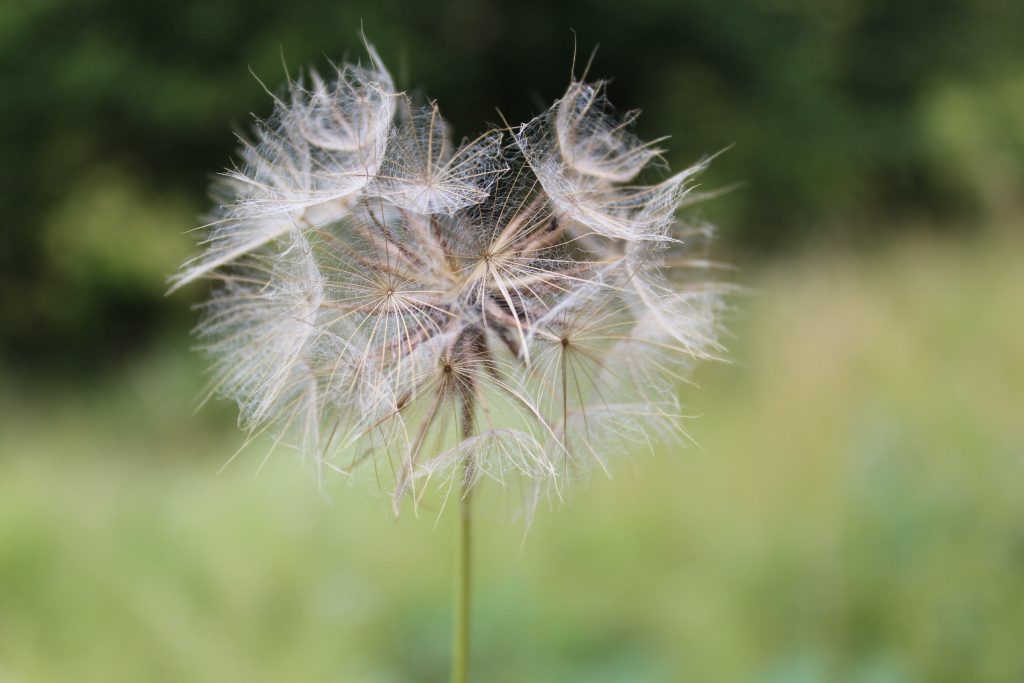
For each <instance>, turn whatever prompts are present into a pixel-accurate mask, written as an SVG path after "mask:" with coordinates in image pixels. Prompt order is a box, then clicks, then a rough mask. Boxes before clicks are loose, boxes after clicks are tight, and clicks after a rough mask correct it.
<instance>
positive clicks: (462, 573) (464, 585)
mask: <svg viewBox="0 0 1024 683" xmlns="http://www.w3.org/2000/svg"><path fill="white" fill-rule="evenodd" d="M472 468H473V463H472V462H471V461H467V462H466V468H465V472H464V476H463V479H462V492H461V493H462V495H461V496H460V497H459V530H458V534H457V535H456V540H455V599H454V602H455V623H454V626H453V630H452V679H451V683H466V682H467V681H468V680H469V612H470V567H471V559H470V556H471V553H470V551H471V544H470V541H471V533H470V532H471V531H472V529H471V525H470V523H471V507H470V483H471V478H472Z"/></svg>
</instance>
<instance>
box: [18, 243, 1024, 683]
mask: <svg viewBox="0 0 1024 683" xmlns="http://www.w3.org/2000/svg"><path fill="white" fill-rule="evenodd" d="M1021 246H1022V245H1021V244H1020V243H1019V242H1008V241H1007V240H1006V239H1002V240H999V241H995V242H991V241H987V242H979V243H978V244H971V245H964V244H935V243H929V242H927V241H925V240H920V241H916V242H913V243H908V244H906V245H903V246H894V247H892V248H890V249H887V250H886V251H884V252H881V253H878V254H875V255H871V256H864V255H860V256H851V255H806V256H804V257H802V258H799V259H795V260H793V261H790V262H786V263H780V264H778V265H776V266H774V267H771V268H765V269H762V270H760V271H758V272H756V273H752V274H750V275H749V277H750V279H751V281H752V282H751V284H752V285H753V287H754V288H755V289H756V292H755V294H753V295H752V296H751V297H749V298H747V299H746V300H745V301H743V302H742V307H743V308H744V309H745V310H746V315H745V317H744V319H743V320H741V321H738V322H737V323H736V324H734V328H735V329H736V331H737V333H738V335H739V339H738V341H737V343H736V344H735V345H734V356H735V358H736V359H737V363H736V365H734V366H716V367H705V368H702V369H701V370H700V371H699V373H698V376H697V380H698V381H699V382H700V384H701V385H703V388H702V389H700V390H694V389H691V388H684V390H683V391H684V393H685V396H686V399H687V402H688V404H689V405H690V407H691V410H692V412H694V413H701V414H702V417H700V419H698V420H694V421H692V422H691V423H689V424H688V428H689V430H690V432H691V433H692V435H693V436H694V438H695V439H696V440H697V441H698V442H699V443H700V444H701V446H702V448H695V447H691V448H688V449H685V450H681V451H679V452H678V453H667V452H666V453H663V454H660V457H654V458H652V457H647V456H641V457H638V458H637V459H635V460H633V461H632V462H626V461H624V462H619V463H618V464H617V467H616V468H615V478H614V479H613V480H606V479H603V478H600V477H598V478H595V479H594V480H593V481H591V482H590V484H589V485H588V486H586V487H584V488H582V489H579V490H577V492H576V493H575V494H574V495H573V497H572V500H571V501H570V504H569V505H568V506H566V507H564V508H562V509H558V510H549V509H542V510H541V511H540V512H539V513H538V515H537V519H536V521H535V522H534V525H533V528H532V530H531V532H530V534H529V535H528V536H527V537H526V540H525V543H524V542H523V534H522V527H521V525H519V524H517V523H510V522H508V521H507V519H506V515H505V514H504V513H503V512H499V511H498V510H497V507H498V506H497V505H492V506H489V507H492V508H495V509H493V510H488V511H487V512H486V513H485V515H484V518H483V519H482V520H481V522H480V523H479V525H478V527H477V538H478V547H477V550H478V557H477V560H478V564H477V574H476V579H477V583H476V600H477V602H476V612H475V618H476V620H475V629H476V630H475V642H474V660H475V661H474V668H475V671H474V673H475V675H476V680H479V681H487V682H489V683H502V682H507V683H513V682H522V681H530V682H533V681H539V682H545V681H558V682H560V683H564V682H575V681H579V682H584V681H585V682H587V683H597V682H609V683H610V682H612V681H621V682H627V681H628V682H634V681H666V682H668V681H754V682H766V683H767V682H771V683H777V682H782V681H786V682H792V683H801V682H804V681H807V682H812V681H857V682H864V683H867V682H878V683H883V682H884V683H889V682H903V681H907V682H912V681H929V682H931V681H950V682H953V681H956V682H960V681H1019V680H1022V679H1024V650H1022V648H1021V642H1022V638H1024V496H1022V495H1021V491H1022V488H1021V487H1022V484H1024V415H1022V408H1024V344H1022V343H1021V340H1022V339H1024V305H1022V304H1021V300H1020V296H1021V293H1022V289H1021V288H1022V284H1024V283H1022V280H1021V278H1020V272H1021V271H1020V254H1021V253H1024V251H1022V249H1021ZM198 382H199V380H198V370H197V362H196V360H195V359H193V358H191V356H189V355H188V353H187V352H186V351H184V350H181V349H178V348H177V347H175V348H174V349H172V350H169V351H166V352H161V353H159V354H157V355H155V356H154V358H152V359H150V360H149V361H147V362H145V363H142V364H140V366H139V367H137V368H134V369H132V368H130V369H128V370H126V371H125V372H124V373H123V374H122V375H120V376H119V377H117V378H115V379H112V380H111V382H110V385H109V386H107V387H104V388H103V389H101V390H97V391H96V392H95V393H93V394H90V395H88V396H85V397H82V396H78V397H74V396H72V397H64V398H61V399H53V400H48V401H37V402H34V403H29V404H26V403H25V402H24V401H22V400H21V399H19V397H17V396H13V395H10V394H9V393H8V394H7V395H5V396H4V398H3V403H4V404H3V405H2V406H0V407H2V409H3V418H2V419H3V425H4V426H3V429H2V430H0V432H2V433H0V449H2V452H3V457H2V458H0V681H3V682H4V683H14V682H21V681H26V682H27V681H32V682H35V681H76V682H78V683H89V682H94V681H95V682H103V683H120V682H122V681H124V682H128V681H131V682H135V681H190V682H192V681H196V682H202V681H217V682H218V683H219V682H222V681H249V682H258V681H275V682H278V681H310V682H312V681H380V682H390V681H395V682H400V681H401V682H406V681H408V682H412V681H424V682H425V681H439V680H444V677H445V672H446V666H447V664H446V661H447V653H448V640H447V639H448V628H449V620H450V614H449V606H448V598H449V589H450V582H451V579H450V564H451V558H450V555H451V533H450V531H451V521H452V520H451V518H450V516H449V515H445V516H442V517H441V519H440V521H439V522H438V519H437V515H436V511H432V510H425V511H424V512H423V513H422V514H421V515H420V517H418V518H416V517H413V516H411V515H409V516H406V517H403V518H402V519H401V520H400V521H398V522H395V521H394V520H392V519H390V517H389V515H388V505H387V504H386V503H385V502H384V501H383V500H382V499H381V498H380V497H379V496H376V495H375V494H374V493H372V486H371V485H362V486H360V485H351V484H350V483H349V482H345V481H341V480H335V481H332V482H331V483H329V484H328V486H327V491H325V493H324V495H320V494H319V493H318V492H317V491H316V489H315V485H314V483H313V481H312V478H311V477H310V476H309V475H308V473H307V472H306V471H304V470H303V468H301V467H300V466H299V465H297V464H296V463H295V462H294V460H293V459H292V458H290V457H287V456H286V455H284V454H282V455H275V456H274V457H273V458H272V459H271V460H270V462H269V463H268V464H267V466H266V467H265V468H264V469H263V471H262V472H261V474H260V476H258V477H255V478H254V477H253V474H254V472H255V470H256V469H257V466H258V465H259V460H260V459H261V453H259V452H258V451H253V452H252V453H251V454H249V455H243V456H242V457H241V458H240V459H239V460H238V461H236V462H235V463H234V464H233V465H232V466H231V467H230V468H228V470H227V471H226V472H225V473H224V474H222V475H220V476H216V471H217V469H218V467H219V466H220V464H221V463H222V462H223V460H224V459H225V458H226V457H227V456H228V455H229V454H230V453H231V451H232V450H233V449H234V447H235V446H236V445H237V444H238V443H239V441H240V437H239V436H238V435H237V434H236V433H235V432H234V431H233V430H229V429H226V428H225V427H224V426H223V424H222V422H223V420H222V419H221V418H222V417H224V415H226V414H227V413H226V412H225V410H224V409H218V408H212V409H210V410H208V411H207V412H204V413H203V414H202V415H201V416H200V417H198V418H193V417H191V416H190V415H189V407H190V404H191V401H192V399H193V396H194V393H195V392H196V391H197V388H198ZM666 450H667V449H666ZM362 489H371V491H370V492H369V494H368V492H367V491H364V490H362ZM496 493H497V492H494V491H490V492H486V493H484V494H482V496H481V497H482V498H488V497H490V498H498V497H500V496H498V495H496ZM435 523H437V527H436V529H435Z"/></svg>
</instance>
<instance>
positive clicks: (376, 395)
mask: <svg viewBox="0 0 1024 683" xmlns="http://www.w3.org/2000/svg"><path fill="white" fill-rule="evenodd" d="M369 50H370V59H369V65H368V66H360V65H351V64H345V65H340V66H337V67H334V68H333V70H332V72H331V73H330V74H329V77H324V76H321V75H320V74H318V73H317V72H314V71H311V72H309V73H308V75H306V76H305V77H300V78H299V79H297V80H294V81H291V80H290V81H289V82H288V83H287V87H286V92H285V93H284V94H283V95H281V96H280V97H276V98H275V104H274V111H273V113H272V114H271V116H270V117H269V118H268V119H266V120H265V121H260V122H258V123H257V125H256V129H255V135H254V139H253V140H252V141H245V142H243V145H242V150H241V153H240V159H241V163H240V165H239V166H238V167H237V168H235V169H232V170H230V171H228V172H227V173H226V174H225V177H224V179H223V180H222V181H221V182H219V183H218V186H217V189H216V193H215V196H217V197H218V200H217V201H218V206H217V207H216V209H215V211H214V220H213V221H212V222H211V224H210V225H209V226H208V231H207V236H206V238H205V240H204V241H203V242H202V246H203V247H204V251H203V252H202V253H201V254H200V255H198V256H196V257H195V258H193V259H191V260H190V261H188V262H187V263H185V264H184V266H183V267H182V269H181V271H180V272H179V273H178V274H177V275H176V276H175V277H174V278H173V287H178V286H181V285H183V284H185V283H187V282H190V281H192V280H195V279H198V278H206V279H209V280H211V281H213V290H212V295H211V298H210V300H209V302H208V303H207V304H206V305H205V307H204V315H203V318H202V321H201V323H200V325H199V328H198V334H199V336H200V339H201V342H202V344H203V347H204V348H205V349H206V351H207V352H208V353H209V355H210V356H211V359H212V364H213V375H214V381H213V391H214V392H215V393H217V394H220V395H223V396H226V397H229V398H232V399H234V400H235V401H236V402H237V403H238V405H239V407H240V413H241V418H240V419H241V424H242V426H243V427H244V428H245V429H247V430H249V431H250V432H252V433H253V434H254V435H257V434H262V433H264V432H266V433H269V434H272V435H274V439H275V443H282V444H286V445H288V446H293V447H295V448H297V449H299V450H301V451H303V452H305V453H308V454H309V455H310V456H311V458H312V460H313V461H314V462H315V463H316V464H317V465H318V467H319V468H320V469H321V470H337V471H341V472H345V473H351V474H354V473H357V472H359V471H364V470H369V471H372V472H373V473H374V476H375V477H377V479H378V480H379V481H381V482H383V483H385V484H386V485H387V486H388V487H389V488H390V489H391V490H392V492H393V500H394V505H395V509H396V511H397V510H398V509H399V508H400V506H401V503H402V501H403V500H404V499H406V498H411V499H412V500H414V501H419V500H420V499H421V497H422V495H423V494H424V492H425V491H427V490H430V489H431V488H435V487H439V488H441V489H442V490H464V489H465V488H466V487H470V486H473V485H475V484H477V483H480V482H485V481H486V482H494V483H496V484H498V485H501V486H514V487H516V488H517V489H518V490H521V491H523V492H524V498H525V499H526V500H527V501H529V502H530V504H532V503H535V502H536V501H537V500H539V499H540V498H541V496H542V493H543V492H545V491H547V492H550V493H553V494H554V495H556V496H560V495H561V491H562V489H563V487H564V486H565V485H566V484H567V483H568V482H569V481H571V480H572V479H574V478H576V477H578V476H579V475H580V474H581V473H584V472H586V471H588V470H593V469H595V468H597V469H600V470H606V471H610V469H611V468H612V467H613V465H614V463H613V460H614V459H615V457H616V456H617V455H619V454H622V453H627V452H630V451H632V450H635V448H636V447H637V445H638V444H639V445H643V444H647V445H650V446H651V447H654V446H655V445H656V444H658V443H662V442H663V441H664V440H665V439H672V438H679V437H680V435H681V427H680V425H679V419H680V413H681V410H680V405H679V399H678V387H679V383H680V382H681V381H685V379H686V377H687V375H688V373H689V372H690V370H691V369H692V366H693V365H694V364H695V363H696V362H698V361H700V360H705V359H713V358H718V357H721V355H722V354H723V353H724V349H723V348H722V346H721V344H720V342H719V337H720V334H721V318H722V314H723V312H724V304H723V295H724V292H725V290H724V289H723V288H722V287H721V286H719V285H716V284H714V283H713V282H712V281H711V280H710V279H709V277H708V273H709V271H710V269H711V266H712V265H713V264H712V262H711V261H710V260H709V259H708V256H707V254H706V253H705V249H706V243H707V238H708V236H709V235H710V233H711V229H710V227H709V226H705V225H688V224H686V223H684V222H683V221H681V219H679V218H678V217H677V211H678V209H679V207H680V205H681V204H682V203H684V202H685V201H687V197H688V196H693V195H690V193H691V192H692V187H691V181H692V179H693V177H694V176H695V174H696V173H698V172H699V171H700V170H702V169H703V168H704V166H705V165H706V164H705V163H700V164H697V165H695V166H693V167H691V168H690V169H687V170H685V171H683V172H682V173H678V174H676V175H671V176H669V177H668V178H667V179H665V180H662V181H661V182H657V183H655V184H652V185H641V184H637V183H636V179H637V178H638V177H640V176H641V174H643V173H644V171H645V169H647V168H649V167H651V166H652V165H653V166H664V163H663V161H662V160H661V157H660V154H661V152H662V150H661V149H660V147H659V145H660V143H661V141H655V142H653V143H646V142H643V141H641V140H640V139H639V138H637V137H636V136H635V135H634V134H633V133H632V131H631V127H632V123H633V121H634V120H635V118H636V116H637V114H636V112H630V113H627V114H626V115H624V116H617V115H616V114H615V112H614V110H613V109H612V108H611V105H610V104H609V103H608V101H607V98H606V97H605V94H604V86H603V84H601V83H596V84H591V83H584V82H578V81H573V82H572V83H571V84H570V86H569V88H568V90H567V91H566V93H565V94H564V95H563V96H562V97H561V98H560V99H559V100H558V101H556V102H555V103H554V105H553V106H552V107H551V109H550V110H548V111H547V112H544V113H542V114H540V115H539V116H537V117H535V118H534V119H533V120H531V121H529V122H527V123H525V124H523V125H521V126H518V127H515V128H512V129H511V130H506V131H502V130H493V131H488V132H486V133H484V134H483V135H481V136H479V137H477V138H475V139H472V140H464V141H462V142H461V143H459V144H455V143H454V142H453V138H452V135H451V131H450V129H449V127H448V126H447V124H446V123H445V122H444V120H443V118H442V117H441V110H440V108H439V107H438V106H437V105H436V104H435V103H433V102H429V103H427V104H426V105H425V106H416V105H415V104H414V103H413V102H412V100H411V99H410V98H409V97H408V96H406V95H405V94H403V93H398V92H395V91H394V86H393V84H392V81H391V78H390V76H389V75H388V72H387V70H386V69H385V68H384V66H383V65H382V63H381V61H380V59H379V57H378V56H377V55H376V53H375V52H373V49H372V48H369Z"/></svg>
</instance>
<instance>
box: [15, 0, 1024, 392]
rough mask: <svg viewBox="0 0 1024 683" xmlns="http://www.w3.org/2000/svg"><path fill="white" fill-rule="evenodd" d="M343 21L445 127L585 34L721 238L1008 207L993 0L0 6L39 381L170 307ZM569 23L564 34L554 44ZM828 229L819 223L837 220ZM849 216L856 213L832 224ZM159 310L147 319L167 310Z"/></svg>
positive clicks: (20, 352)
mask: <svg viewBox="0 0 1024 683" xmlns="http://www.w3.org/2000/svg"><path fill="white" fill-rule="evenodd" d="M360 25H362V26H364V27H365V29H366V32H367V34H368V36H369V37H370V38H371V39H372V40H373V41H374V42H375V43H376V44H377V45H378V47H379V48H380V50H381V53H382V54H383V56H384V58H385V60H386V62H387V63H388V64H389V65H390V66H391V68H392V70H393V71H394V72H395V74H396V76H397V78H398V81H399V84H400V85H402V86H404V87H422V88H423V89H424V90H425V91H426V92H427V93H428V94H429V95H430V96H432V97H436V98H437V99H438V100H439V102H440V104H441V107H442V110H443V112H444V113H445V114H446V115H447V116H448V118H449V119H450V120H451V121H452V123H453V124H454V127H455V130H456V132H457V133H458V134H459V135H466V134H473V133H475V132H477V131H479V129H480V128H481V127H482V126H483V125H484V123H485V122H494V121H497V120H498V118H499V117H498V114H497V112H496V111H495V109H496V108H497V109H500V111H501V112H502V113H503V114H504V115H505V116H506V117H507V118H508V120H509V121H512V122H516V121H522V120H526V119H527V118H529V117H530V116H532V115H533V114H535V113H537V112H538V111H540V110H541V109H542V108H543V107H545V106H546V104H547V103H548V102H550V101H551V100H553V99H554V98H556V97H557V96H558V95H559V94H560V93H561V92H562V90H563V89H564V87H565V85H566V82H567V80H568V78H569V74H570V66H571V64H572V57H573V49H574V41H575V42H576V43H577V44H578V52H579V54H578V56H577V71H579V70H581V69H582V63H584V62H585V61H586V59H587V57H588V55H589V54H590V52H591V50H592V48H593V46H595V45H596V44H598V43H599V44H600V46H601V47H600V50H599V51H598V52H597V54H596V58H595V60H594V64H593V66H592V67H591V70H590V75H591V76H593V77H614V79H615V80H614V81H613V83H612V85H611V90H610V92H611V96H612V99H613V101H615V102H616V103H617V104H618V105H619V106H620V107H622V108H623V109H630V108H643V109H644V110H645V112H646V113H645V115H644V116H643V117H641V119H640V133H641V134H643V135H644V136H647V137H655V136H660V135H664V134H670V135H672V140H671V141H670V147H671V153H670V155H669V159H670V161H671V162H672V163H673V164H674V165H677V166H678V165H682V164H686V163H688V162H691V161H693V160H695V159H697V158H699V157H701V156H702V155H705V154H707V153H713V152H715V151H718V150H721V149H723V148H726V147H728V146H730V145H732V147H731V148H730V150H729V151H728V153H726V154H725V155H723V156H722V157H720V158H719V159H718V160H717V161H716V162H715V164H714V167H713V169H712V171H711V172H710V173H709V174H708V175H707V177H706V180H705V185H706V186H710V187H720V186H725V185H728V184H731V183H734V182H739V183H742V185H743V186H742V187H741V188H740V189H738V190H736V191H735V192H733V193H731V194H730V195H728V196H727V197H724V198H722V199H719V200H717V201H716V202H714V203H713V204H711V205H709V206H708V207H706V208H703V209H702V211H704V212H706V214H707V215H709V216H710V217H711V218H712V219H714V220H716V221H717V222H719V223H720V224H721V225H722V227H723V233H724V235H725V237H726V239H727V240H728V242H729V243H731V244H732V245H733V246H734V248H735V249H737V250H750V251H753V250H757V251H763V250H764V249H766V248H776V247H782V246H786V245H789V244H792V243H794V242H806V241H808V240H815V241H817V240H822V239H825V240H829V239H844V240H846V239H850V238H853V239H862V236H863V237H868V238H870V237H875V236H877V235H878V234H880V233H881V232H882V230H881V228H871V227H870V226H878V225H890V224H892V221H893V219H895V218H899V219H900V220H904V221H908V222H913V223H922V222H925V223H928V224H932V225H943V224H947V223H949V224H952V223H958V224H964V223H967V224H970V222H971V221H970V219H971V218H977V219H980V218H982V217H983V215H984V214H985V213H998V212H1000V211H1003V210H1005V209H1007V208H1008V207H1014V206H1019V205H1020V203H1021V192H1020V187H1021V185H1022V180H1024V172H1022V168H1024V161H1022V160H1024V126H1022V123H1021V122H1022V121H1024V97H1021V83H1022V82H1024V41H1021V40H1020V31H1021V29H1022V27H1024V5H1022V4H1021V3H1020V2H1017V1H1016V0H987V1H986V2H976V1H975V0H938V1H934V0H933V1H925V0H912V1H908V2H901V3H890V2H883V1H882V0H827V1H825V2H818V1H813V2H812V1H808V0H759V1H755V0H746V1H745V2H740V3H721V2H717V1H715V0H635V1H633V2H613V1H610V0H592V1H590V2H583V1H582V0H572V1H569V2H549V1H548V0H519V1H517V2H508V3H499V2H496V1H495V0H472V1H471V0H445V1H441V2H414V1H413V0H373V1H371V0H358V1H353V2H327V1H326V0H324V1H320V0H292V1H291V2H279V1H271V0H250V1H249V2H239V1H237V0H174V1H173V2H172V1H170V0H151V1H149V2H145V3H140V2H135V1H134V0H83V1H77V0H76V1H72V0H8V1H7V2H3V3H0V88H2V91H3V93H4V96H3V97H2V98H0V136H2V137H0V153H2V157H3V159H4V160H5V163H4V164H3V165H2V166H0V186H2V187H3V191H2V195H0V210H2V212H3V217H4V231H5V232H4V246H3V249H2V250H0V310H2V312H3V315H2V316H0V350H2V353H3V355H4V356H5V357H6V358H7V360H8V365H17V366H19V367H26V366H33V365H34V366H37V367H39V368H42V369H45V370H50V371H53V372H57V371H62V370H67V369H88V368H91V367H96V366H97V365H99V366H100V367H102V366H103V364H104V363H105V362H109V361H116V359H117V358H119V357H120V356H121V355H123V352H124V351H125V350H126V349H136V348H139V347H140V346H141V345H142V343H143V342H145V341H146V340H149V339H151V338H152V335H153V333H154V332H155V331H159V330H160V329H163V327H164V326H166V325H168V324H173V325H175V326H179V325H183V324H187V322H186V321H187V320H188V319H189V314H188V313H187V312H184V308H185V307H186V305H187V303H188V302H187V301H186V297H184V296H179V297H176V298H174V299H171V300H165V299H162V298H161V296H160V290H161V288H162V284H161V283H162V280H163V278H164V277H166V275H167V274H168V273H169V272H171V271H173V270H174V268H175V267H176V265H177V263H178V262H179V260H180V259H181V256H182V254H183V253H185V252H186V251H187V249H188V243H189V239H188V238H187V237H185V236H183V235H182V234H181V233H183V232H184V231H186V230H188V229H189V228H191V227H192V226H193V225H194V224H195V223H196V222H197V218H196V217H197V216H198V215H199V214H201V212H202V211H203V209H204V206H205V204H206V200H205V196H204V195H205V186H206V184H207V182H208V179H209V177H210V174H211V173H213V172H215V171H217V170H219V169H221V168H224V167H225V166H227V165H228V164H229V163H230V157H231V154H232V151H233V148H234V144H235V143H234V140H233V138H232V136H231V135H230V130H231V127H232V126H233V127H234V128H235V129H236V130H245V129H246V128H247V127H248V126H249V122H250V119H249V116H248V113H249V112H255V113H257V114H259V115H265V114H266V113H268V111H269V108H270V100H269V98H268V97H267V95H266V93H265V92H264V91H263V89H262V87H261V86H260V84H259V83H258V82H257V81H256V79H255V78H253V77H252V76H251V75H250V73H249V70H250V69H251V71H252V72H253V73H255V74H257V75H258V76H259V77H260V78H261V79H263V81H264V82H266V83H267V84H268V86H269V87H271V88H275V87H276V86H277V84H280V83H281V81H282V80H283V78H284V67H283V65H282V61H283V62H285V63H287V64H288V68H289V69H291V70H295V69H297V68H300V67H303V66H305V65H309V64H316V65H320V66H323V65H324V64H325V62H326V60H327V59H339V58H342V57H344V56H346V55H347V56H350V57H358V56H359V55H360V54H361V53H362V49H361V45H360V41H359V38H358V35H357V33H358V30H359V27H360ZM570 29H574V30H575V33H576V37H575V38H574V36H573V34H572V33H571V32H570ZM844 226H845V227H844ZM850 226H855V227H857V231H856V233H854V231H853V230H852V229H851V227H850ZM169 321H173V322H169Z"/></svg>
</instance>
